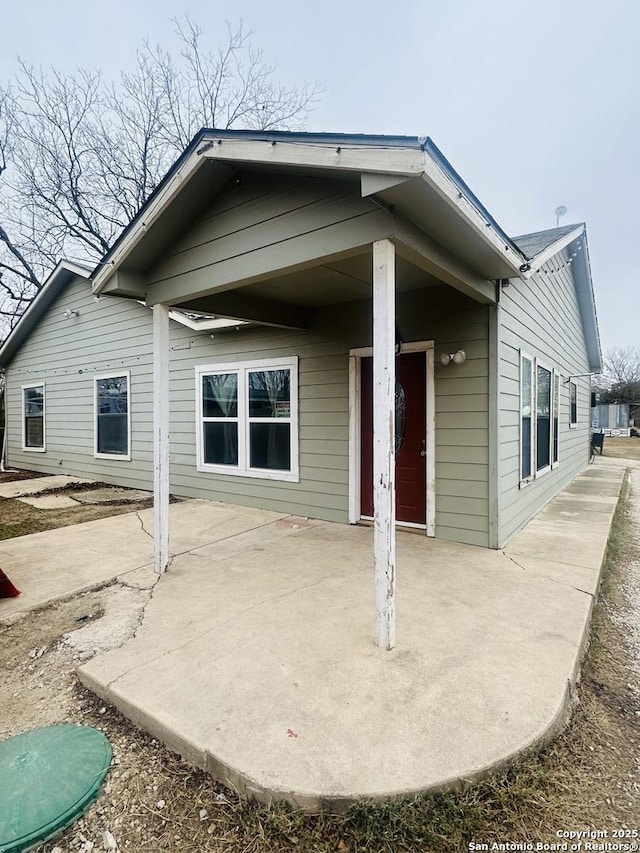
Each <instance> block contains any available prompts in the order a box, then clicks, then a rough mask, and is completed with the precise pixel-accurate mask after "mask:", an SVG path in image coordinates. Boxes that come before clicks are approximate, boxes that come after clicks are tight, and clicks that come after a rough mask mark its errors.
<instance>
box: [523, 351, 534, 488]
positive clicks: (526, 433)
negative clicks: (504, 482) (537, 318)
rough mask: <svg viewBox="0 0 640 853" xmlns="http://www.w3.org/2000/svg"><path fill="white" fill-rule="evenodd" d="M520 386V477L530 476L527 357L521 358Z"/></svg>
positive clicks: (530, 389)
mask: <svg viewBox="0 0 640 853" xmlns="http://www.w3.org/2000/svg"><path fill="white" fill-rule="evenodd" d="M521 375H522V387H521V389H520V409H521V412H520V421H521V426H520V442H521V447H522V458H521V460H520V468H521V477H522V479H523V480H525V479H526V478H527V477H530V476H531V473H532V472H531V416H532V412H531V409H532V405H533V387H532V384H533V383H532V380H533V364H532V363H531V361H530V360H529V359H528V358H522V359H521Z"/></svg>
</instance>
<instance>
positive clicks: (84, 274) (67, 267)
mask: <svg viewBox="0 0 640 853" xmlns="http://www.w3.org/2000/svg"><path fill="white" fill-rule="evenodd" d="M65 272H66V273H71V274H72V275H77V276H78V277H79V278H86V279H89V277H90V275H91V270H90V269H88V268H87V267H84V266H82V265H80V264H74V263H73V262H72V261H65V260H62V261H58V263H57V264H56V266H55V269H54V270H53V272H51V273H49V275H48V276H47V279H46V281H45V282H44V284H43V285H42V287H41V288H40V290H39V292H38V293H37V295H36V296H35V298H34V300H33V301H32V302H31V304H30V305H29V307H28V308H27V310H26V311H25V312H24V314H23V315H22V317H20V319H19V320H18V322H17V323H16V325H15V326H14V327H13V329H12V330H11V333H10V334H9V335H8V337H7V339H6V340H5V342H4V343H3V345H2V346H1V347H0V364H2V363H3V361H4V357H5V353H6V351H7V349H8V348H9V347H13V341H14V340H15V339H16V338H18V339H19V338H20V336H21V335H22V330H23V329H24V328H25V327H27V326H28V325H29V323H30V322H31V319H32V317H34V316H35V317H37V315H38V313H39V312H40V306H41V305H42V303H43V302H45V303H46V300H47V298H48V296H49V291H51V290H54V289H55V287H56V285H57V284H58V280H59V278H60V276H61V275H62V274H63V273H65Z"/></svg>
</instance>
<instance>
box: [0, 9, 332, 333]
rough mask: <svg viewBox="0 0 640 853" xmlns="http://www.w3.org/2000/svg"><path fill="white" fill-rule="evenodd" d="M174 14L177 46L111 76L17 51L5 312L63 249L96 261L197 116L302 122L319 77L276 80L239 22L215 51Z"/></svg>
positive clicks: (244, 124)
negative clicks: (67, 68) (312, 81)
mask: <svg viewBox="0 0 640 853" xmlns="http://www.w3.org/2000/svg"><path fill="white" fill-rule="evenodd" d="M174 24H175V32H176V35H177V38H178V44H179V53H178V55H177V56H176V55H175V54H173V53H171V52H169V51H167V50H165V49H164V48H162V47H161V46H159V45H158V46H152V45H151V44H150V43H149V42H144V43H143V44H142V46H141V47H140V49H139V50H138V53H137V61H136V66H135V68H134V70H133V71H131V72H124V73H122V74H121V76H120V79H119V80H118V81H117V82H115V83H114V82H109V81H105V80H104V78H103V76H102V74H101V73H100V72H99V71H87V70H79V71H77V72H75V73H73V74H65V73H62V72H60V71H58V70H56V69H52V70H50V71H48V72H45V71H44V70H43V69H41V68H34V67H32V66H30V65H28V64H27V63H26V62H20V63H19V69H18V71H17V74H16V76H15V79H14V80H13V81H12V84H11V85H10V86H8V87H6V88H5V89H4V90H0V202H1V203H2V213H1V214H0V217H1V219H0V271H1V272H2V277H1V278H0V317H2V316H3V314H6V315H8V316H9V318H10V319H11V318H15V317H17V316H19V315H20V314H21V313H22V311H23V310H24V308H25V307H26V306H27V305H28V303H29V301H30V300H31V299H32V298H33V296H34V295H35V294H36V293H37V292H38V290H39V289H40V287H41V286H42V282H43V278H44V275H45V271H46V270H47V269H51V268H52V267H53V266H54V265H55V263H56V261H57V260H58V259H59V258H60V257H61V256H66V257H69V258H72V259H77V260H85V261H88V262H93V261H97V260H98V259H99V258H100V256H101V255H103V254H104V253H105V252H106V251H107V250H108V249H109V247H110V246H111V245H112V244H113V242H114V240H115V239H116V238H117V236H118V234H119V233H120V232H121V231H122V229H123V228H125V227H126V226H127V224H128V223H129V222H130V221H131V219H132V218H133V217H134V216H135V215H136V213H137V212H138V211H139V210H140V208H141V207H142V205H143V204H144V202H145V201H146V199H147V198H148V197H149V195H150V194H151V193H152V192H153V190H154V189H155V187H156V186H157V185H158V183H159V182H160V180H161V179H162V177H163V176H164V174H165V173H166V171H167V169H168V168H169V166H170V165H171V163H172V162H173V161H174V160H175V158H176V157H177V156H178V154H179V153H180V152H181V151H182V150H183V149H184V148H185V147H186V146H187V145H188V143H189V142H190V140H191V139H192V138H193V136H194V135H195V133H196V132H197V131H198V130H199V129H200V128H201V127H211V128H214V127H217V128H221V129H226V128H249V129H262V130H268V129H275V128H280V129H293V128H298V127H300V126H301V125H302V123H303V122H304V121H305V119H306V116H307V114H308V111H309V109H310V108H311V107H312V105H313V103H314V102H315V100H316V99H317V97H318V95H319V89H318V86H317V85H307V84H305V85H303V86H301V87H295V86H294V87H286V86H283V85H281V84H279V83H277V82H276V81H275V77H274V74H275V66H273V65H269V64H267V63H266V62H265V61H264V58H263V56H262V53H261V52H260V51H257V50H255V49H254V48H253V47H252V45H251V41H250V38H251V33H247V32H245V30H244V28H243V25H242V23H240V24H239V25H238V26H237V27H235V28H234V27H231V26H228V28H227V33H226V39H225V43H224V45H223V46H222V47H220V48H218V49H217V50H215V51H209V50H206V49H205V48H204V46H203V32H202V30H201V29H200V28H199V27H198V26H197V25H196V24H194V23H193V22H192V21H191V20H190V19H189V18H188V17H186V18H184V19H183V20H182V21H179V20H175V21H174ZM10 235H11V236H10Z"/></svg>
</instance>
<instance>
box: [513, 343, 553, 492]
mask: <svg viewBox="0 0 640 853" xmlns="http://www.w3.org/2000/svg"><path fill="white" fill-rule="evenodd" d="M559 407H560V374H559V373H558V371H557V370H555V369H552V368H550V367H547V366H546V365H545V364H542V363H540V362H539V361H538V360H537V359H534V358H532V357H531V356H529V355H526V354H525V353H523V352H521V353H520V483H521V485H526V484H527V483H529V482H531V481H532V480H533V479H535V478H536V477H539V476H542V475H543V474H545V473H546V472H547V471H548V470H549V469H550V468H555V467H556V465H557V464H558V462H559V455H560V446H559V445H560V442H559V418H558V413H559V410H560V409H559Z"/></svg>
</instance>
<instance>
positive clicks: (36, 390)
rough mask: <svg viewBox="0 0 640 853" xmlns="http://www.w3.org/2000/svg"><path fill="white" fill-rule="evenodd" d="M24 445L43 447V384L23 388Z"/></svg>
mask: <svg viewBox="0 0 640 853" xmlns="http://www.w3.org/2000/svg"><path fill="white" fill-rule="evenodd" d="M24 444H25V447H44V385H36V386H34V387H33V388H25V389H24Z"/></svg>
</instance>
